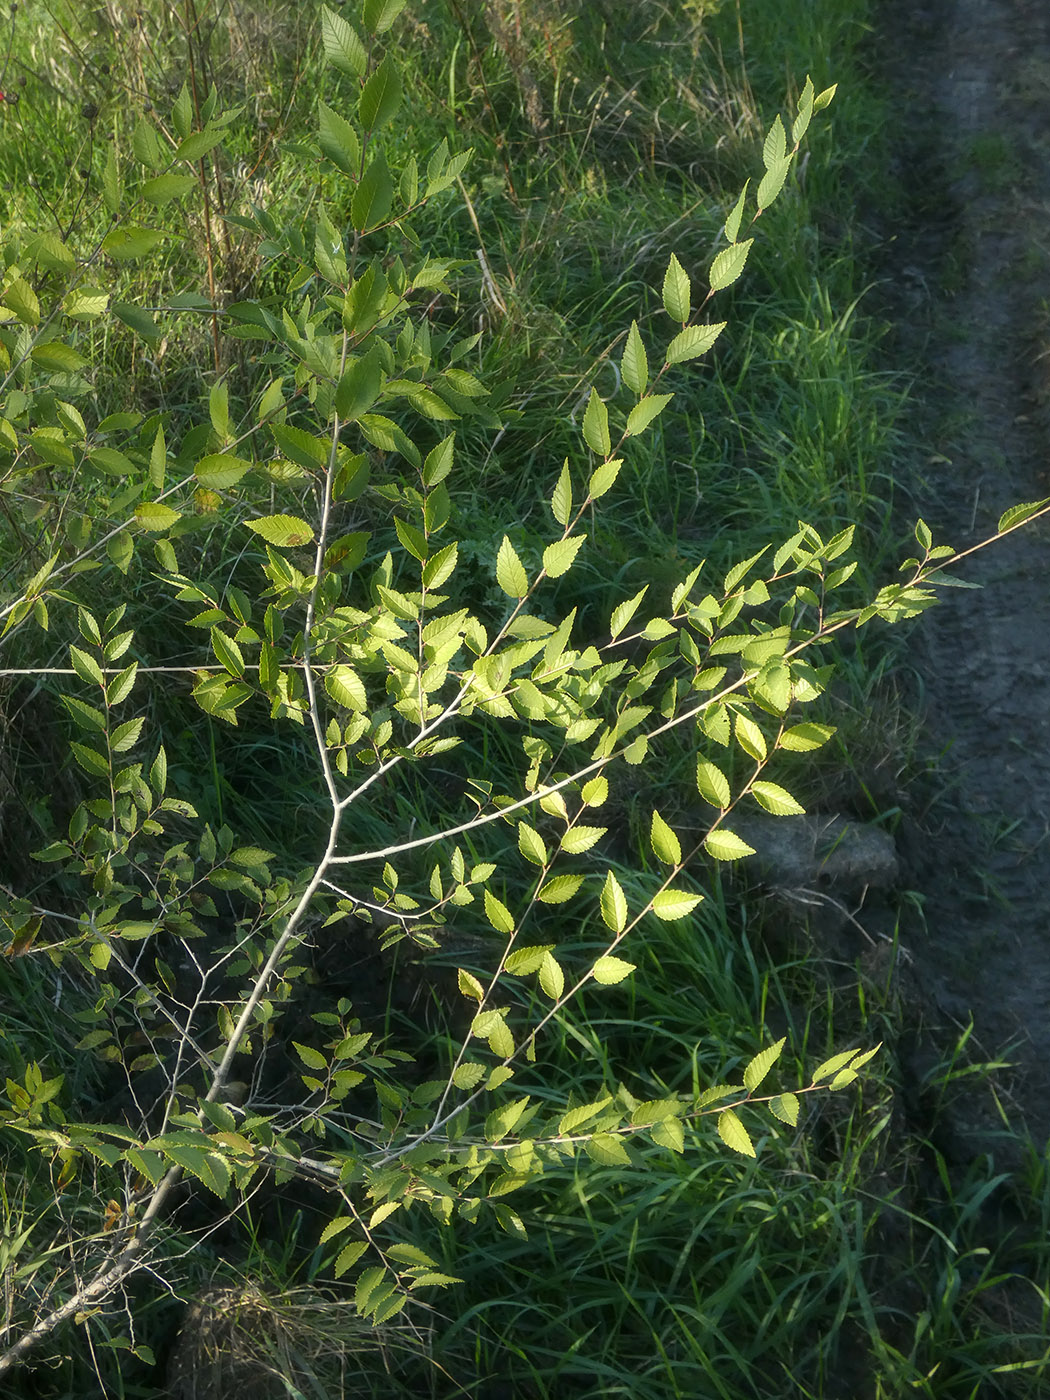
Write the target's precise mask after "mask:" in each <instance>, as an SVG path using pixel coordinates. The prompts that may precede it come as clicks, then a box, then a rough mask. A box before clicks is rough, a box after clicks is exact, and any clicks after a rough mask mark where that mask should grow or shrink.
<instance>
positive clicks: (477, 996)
mask: <svg viewBox="0 0 1050 1400" xmlns="http://www.w3.org/2000/svg"><path fill="white" fill-rule="evenodd" d="M456 981H457V984H458V986H459V990H460V991H461V992H462V993H463V995H464V996H465V997H471V998H472V999H473V1000H474V1001H478V1002H480V1001H484V999H485V988H484V987H483V986H482V985H481V983H480V982H479V981H478V979H477V978H476V977H475V976H474V974H473V973H472V972H467V970H466V968H462V967H460V968H457V969H456ZM478 1068H479V1069H480V1065H479V1066H478Z"/></svg>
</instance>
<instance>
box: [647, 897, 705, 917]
mask: <svg viewBox="0 0 1050 1400" xmlns="http://www.w3.org/2000/svg"><path fill="white" fill-rule="evenodd" d="M703 898H704V897H703V895H702V894H686V892H685V891H684V890H661V891H660V892H659V894H655V895H653V913H654V914H655V915H656V917H657V918H658V919H663V920H664V922H665V923H674V921H675V920H676V919H684V918H686V916H687V915H689V914H691V913H692V912H693V910H694V909H695V908H696V906H697V905H698V904H700V903H702V902H703Z"/></svg>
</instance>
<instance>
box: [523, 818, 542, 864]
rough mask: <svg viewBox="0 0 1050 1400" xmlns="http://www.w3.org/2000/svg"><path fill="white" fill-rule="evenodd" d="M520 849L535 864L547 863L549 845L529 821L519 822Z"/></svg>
mask: <svg viewBox="0 0 1050 1400" xmlns="http://www.w3.org/2000/svg"><path fill="white" fill-rule="evenodd" d="M518 850H519V851H520V852H521V853H522V855H523V856H524V857H525V859H526V860H527V861H531V862H532V864H533V865H546V864H547V846H546V843H545V842H544V840H543V837H542V836H541V835H540V833H539V832H538V831H537V830H536V829H535V828H534V827H531V826H529V824H528V823H527V822H518Z"/></svg>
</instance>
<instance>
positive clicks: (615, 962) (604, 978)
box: [591, 954, 636, 987]
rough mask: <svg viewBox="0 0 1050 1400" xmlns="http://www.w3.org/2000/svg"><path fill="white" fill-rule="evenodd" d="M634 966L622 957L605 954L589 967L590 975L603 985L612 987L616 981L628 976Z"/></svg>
mask: <svg viewBox="0 0 1050 1400" xmlns="http://www.w3.org/2000/svg"><path fill="white" fill-rule="evenodd" d="M635 966H636V964H635V963H630V962H625V961H624V959H623V958H614V957H612V956H610V955H609V954H606V956H605V957H602V958H599V959H598V961H597V962H596V963H595V964H594V966H593V967H592V968H591V976H592V977H593V978H594V980H595V981H596V982H600V983H601V984H602V986H603V987H613V986H615V985H616V983H617V982H622V981H623V979H624V978H625V977H630V975H631V973H632V972H634V970H635Z"/></svg>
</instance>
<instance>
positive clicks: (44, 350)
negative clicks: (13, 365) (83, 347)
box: [29, 340, 87, 374]
mask: <svg viewBox="0 0 1050 1400" xmlns="http://www.w3.org/2000/svg"><path fill="white" fill-rule="evenodd" d="M29 353H30V356H31V357H32V360H33V363H34V364H38V365H39V366H40V368H41V369H46V370H48V371H50V372H51V373H52V374H75V373H76V371H77V370H78V369H80V367H81V365H84V364H86V363H87V361H86V360H85V358H84V356H83V355H81V354H80V353H79V352H78V351H76V350H74V349H73V347H72V345H65V344H64V343H63V342H62V341H61V340H48V341H44V342H43V343H41V344H37V345H34V346H33V348H32V350H31V351H30V352H29Z"/></svg>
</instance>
